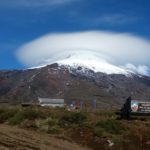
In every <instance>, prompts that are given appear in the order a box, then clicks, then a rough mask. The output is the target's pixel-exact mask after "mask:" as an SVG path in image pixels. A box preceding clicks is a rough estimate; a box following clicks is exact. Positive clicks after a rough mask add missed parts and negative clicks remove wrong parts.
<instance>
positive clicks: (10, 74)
mask: <svg viewBox="0 0 150 150" xmlns="http://www.w3.org/2000/svg"><path fill="white" fill-rule="evenodd" d="M0 85H1V86H0V102H1V103H2V102H3V103H4V102H8V103H14V104H16V103H21V102H37V100H38V97H51V98H64V99H65V100H66V102H68V103H70V102H71V101H73V100H83V101H86V103H87V105H91V101H92V100H93V99H97V100H98V103H99V107H113V106H114V107H116V106H120V105H121V104H122V103H123V102H124V100H125V99H126V98H127V97H128V96H132V97H134V98H137V99H144V100H149V97H150V78H149V77H146V76H137V75H135V74H130V76H127V75H126V74H106V73H101V72H94V71H93V70H90V69H88V68H84V67H81V66H78V67H75V68H74V67H69V68H68V66H66V65H61V66H60V65H58V64H57V63H55V64H52V65H48V66H46V67H42V68H36V69H29V70H19V71H18V70H14V71H0Z"/></svg>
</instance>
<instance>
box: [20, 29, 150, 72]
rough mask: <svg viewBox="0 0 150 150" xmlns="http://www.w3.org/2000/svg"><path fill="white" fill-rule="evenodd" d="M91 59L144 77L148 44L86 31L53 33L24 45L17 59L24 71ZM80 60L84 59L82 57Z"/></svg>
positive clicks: (130, 37) (148, 61)
mask: <svg viewBox="0 0 150 150" xmlns="http://www.w3.org/2000/svg"><path fill="white" fill-rule="evenodd" d="M74 54H75V55H77V54H78V56H79V55H80V54H82V55H83V54H84V56H85V58H86V55H88V56H89V55H91V56H93V55H94V56H95V57H96V59H100V60H105V61H106V62H108V63H111V64H113V65H116V66H119V67H120V66H121V67H122V68H127V69H129V70H132V71H133V72H137V73H140V74H144V75H148V70H149V69H148V66H149V64H150V59H149V56H150V41H149V40H148V39H144V38H142V37H139V36H136V35H133V34H129V33H115V32H106V31H105V32H104V31H88V32H75V33H53V34H47V35H45V36H42V37H40V38H37V39H35V40H33V41H31V42H29V43H26V44H24V45H23V46H22V47H20V49H19V50H18V51H17V57H18V59H19V60H20V61H21V62H22V63H23V64H25V65H26V66H27V67H34V66H39V65H44V64H52V63H55V62H58V61H61V60H64V59H66V58H68V57H70V56H72V55H74ZM82 59H84V57H82Z"/></svg>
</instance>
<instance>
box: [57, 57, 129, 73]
mask: <svg viewBox="0 0 150 150" xmlns="http://www.w3.org/2000/svg"><path fill="white" fill-rule="evenodd" d="M57 63H58V64H59V65H64V66H70V67H72V68H77V67H79V66H80V67H83V68H87V69H90V70H93V71H94V72H103V73H106V74H125V75H127V74H129V72H128V71H127V70H125V69H123V68H121V67H117V66H115V65H112V64H110V63H108V62H107V61H106V60H104V59H103V58H98V57H97V56H95V55H92V54H86V55H84V54H74V55H72V56H68V57H67V58H66V59H63V60H60V61H57Z"/></svg>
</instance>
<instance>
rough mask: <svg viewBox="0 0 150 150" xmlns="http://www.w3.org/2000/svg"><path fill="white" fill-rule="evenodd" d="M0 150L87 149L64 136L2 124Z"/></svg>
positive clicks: (0, 126) (0, 125) (0, 127)
mask: <svg viewBox="0 0 150 150" xmlns="http://www.w3.org/2000/svg"><path fill="white" fill-rule="evenodd" d="M0 150H87V148H83V147H81V146H78V145H77V144H75V143H72V142H71V141H68V140H66V139H64V138H63V137H54V136H50V135H48V134H46V133H42V132H36V131H28V130H24V129H19V128H17V127H12V126H7V125H3V124H0Z"/></svg>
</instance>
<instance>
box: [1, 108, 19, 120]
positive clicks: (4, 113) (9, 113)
mask: <svg viewBox="0 0 150 150" xmlns="http://www.w3.org/2000/svg"><path fill="white" fill-rule="evenodd" d="M17 111H18V110H17V109H13V108H8V109H3V110H2V109H1V111H0V123H4V122H5V121H7V120H8V119H9V118H11V117H13V116H14V115H15V114H16V113H17Z"/></svg>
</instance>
